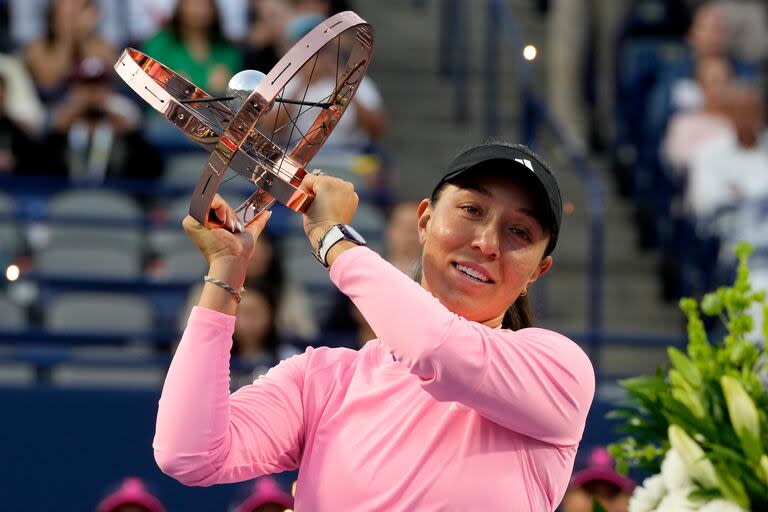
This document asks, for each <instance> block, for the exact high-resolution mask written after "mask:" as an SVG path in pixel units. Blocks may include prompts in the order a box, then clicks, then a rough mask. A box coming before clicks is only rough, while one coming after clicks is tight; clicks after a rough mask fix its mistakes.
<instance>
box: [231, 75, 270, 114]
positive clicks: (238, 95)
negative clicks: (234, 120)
mask: <svg viewBox="0 0 768 512" xmlns="http://www.w3.org/2000/svg"><path fill="white" fill-rule="evenodd" d="M265 78H267V75H265V74H264V73H262V72H261V71H257V70H255V69H244V70H243V71H240V72H239V73H237V74H236V75H235V76H233V77H232V78H230V79H229V83H228V84H227V96H228V97H231V98H233V99H231V100H230V101H229V104H230V106H231V108H232V111H233V112H237V111H238V110H240V107H242V106H243V103H245V100H247V99H248V96H250V95H251V93H252V92H253V90H254V89H256V87H258V85H259V84H260V83H261V82H262V81H263V80H264V79H265Z"/></svg>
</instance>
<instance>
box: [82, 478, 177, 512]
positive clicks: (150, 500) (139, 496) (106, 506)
mask: <svg viewBox="0 0 768 512" xmlns="http://www.w3.org/2000/svg"><path fill="white" fill-rule="evenodd" d="M129 504H131V505H140V506H142V507H144V508H146V509H147V510H148V511H149V512H165V508H163V504H162V503H160V501H159V500H158V499H157V498H155V497H154V496H152V495H151V494H150V493H149V492H148V491H147V490H146V488H145V487H144V484H143V483H142V482H141V480H139V479H138V478H135V477H132V478H126V479H125V480H123V483H122V485H120V488H119V489H118V490H117V491H115V492H114V493H112V494H110V495H109V496H107V497H106V498H104V499H103V500H102V501H101V503H99V507H98V509H97V510H98V512H111V511H112V510H114V509H116V508H117V507H119V506H120V505H129Z"/></svg>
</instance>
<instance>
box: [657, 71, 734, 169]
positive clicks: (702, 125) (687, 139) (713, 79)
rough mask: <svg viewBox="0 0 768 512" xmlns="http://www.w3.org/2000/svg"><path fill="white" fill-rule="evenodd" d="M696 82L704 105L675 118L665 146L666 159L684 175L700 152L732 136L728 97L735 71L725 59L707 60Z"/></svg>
mask: <svg viewBox="0 0 768 512" xmlns="http://www.w3.org/2000/svg"><path fill="white" fill-rule="evenodd" d="M696 79H697V82H698V85H699V88H700V89H701V93H702V97H703V99H704V104H703V106H702V108H701V109H691V110H685V111H682V112H678V113H677V114H675V115H674V116H673V117H672V119H671V121H670V123H669V128H668V129H667V135H666V137H665V139H664V142H663V145H662V152H663V155H664V158H665V160H666V161H667V162H669V163H670V164H671V165H672V167H673V168H674V170H676V171H678V172H684V171H685V170H686V168H687V166H688V164H689V162H690V159H691V156H692V155H693V154H695V153H696V151H697V149H699V148H701V147H703V146H704V145H705V144H707V143H709V142H710V141H712V140H715V139H717V138H719V137H723V136H726V135H728V134H729V133H730V132H731V131H732V128H731V124H730V122H729V120H728V118H727V116H726V115H725V109H724V95H725V90H726V89H727V87H728V83H729V81H730V79H731V69H730V64H729V63H728V60H727V59H725V58H724V57H703V58H701V59H699V61H698V63H697V66H696Z"/></svg>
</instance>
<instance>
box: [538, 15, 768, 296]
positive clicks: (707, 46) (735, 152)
mask: <svg viewBox="0 0 768 512" xmlns="http://www.w3.org/2000/svg"><path fill="white" fill-rule="evenodd" d="M548 4H549V9H550V16H549V44H550V45H551V49H550V58H549V61H548V68H549V72H550V74H551V78H552V79H551V80H550V82H549V87H550V90H549V97H550V101H551V104H552V106H553V108H554V109H555V110H556V111H557V113H558V114H559V116H560V118H561V119H562V120H563V121H564V123H565V125H566V126H567V127H568V128H570V130H571V132H572V133H574V134H575V135H576V139H577V142H578V143H580V144H581V145H583V146H584V147H591V148H592V149H593V150H594V151H596V152H598V153H601V154H603V155H605V156H606V160H607V161H608V162H609V165H610V168H611V170H612V171H613V174H614V177H615V179H616V184H617V188H618V190H619V192H620V193H621V194H622V195H624V196H626V197H628V198H630V199H631V200H632V202H633V204H634V212H635V220H636V226H637V234H638V245H639V246H640V247H641V248H643V249H656V250H658V252H659V253H660V254H661V265H660V268H659V278H660V282H661V288H662V290H663V298H664V299H667V300H674V299H677V298H678V297H680V296H685V295H697V294H700V293H702V292H703V291H706V290H710V289H713V288H714V287H716V286H717V285H719V284H721V283H723V282H725V280H726V279H730V276H731V273H732V272H733V269H734V256H733V253H732V250H733V246H734V244H735V242H736V241H737V240H748V241H750V242H752V243H753V245H755V246H756V249H757V251H756V256H755V258H753V263H754V264H755V265H756V267H759V268H756V275H755V279H758V280H761V279H762V281H760V282H759V283H757V284H759V285H760V286H763V285H765V284H768V282H763V281H765V280H764V279H763V277H762V276H763V274H765V272H764V271H761V270H760V269H761V268H762V267H764V266H765V261H764V260H765V259H766V256H768V250H767V249H768V236H767V235H768V231H766V230H765V227H764V226H766V224H767V223H766V220H767V219H768V213H767V212H768V209H766V206H767V205H768V140H766V131H765V128H766V119H765V99H766V92H767V89H766V83H765V78H766V63H767V62H768V60H767V59H768V4H766V3H765V2H762V1H758V0H727V1H723V0H719V1H718V0H715V1H701V0H663V1H662V0H633V1H629V2H612V1H608V0H605V1H602V0H551V1H550V2H548ZM574 17H580V18H581V19H585V23H572V22H571V20H573V19H574ZM574 84H583V86H582V87H574Z"/></svg>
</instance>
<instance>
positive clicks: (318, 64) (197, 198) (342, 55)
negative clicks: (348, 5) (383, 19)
mask: <svg viewBox="0 0 768 512" xmlns="http://www.w3.org/2000/svg"><path fill="white" fill-rule="evenodd" d="M372 50H373V29H372V27H371V26H370V25H369V24H368V23H366V22H365V21H364V20H363V19H362V18H360V17H359V16H358V15H357V14H355V13H354V12H351V11H346V12H342V13H339V14H337V15H335V16H332V17H330V18H328V19H327V20H325V21H323V22H322V23H320V24H319V25H318V26H316V27H315V28H314V29H313V30H312V31H310V32H309V33H308V34H307V35H306V36H304V37H303V38H302V39H301V40H299V41H298V42H297V43H296V44H295V45H294V46H293V47H292V48H291V49H290V50H289V51H288V52H287V53H286V54H285V56H284V57H283V58H282V59H280V61H279V62H278V63H277V64H276V65H275V67H274V68H272V70H270V71H269V73H267V74H266V75H265V74H264V73H262V72H260V71H255V70H245V71H241V72H240V73H238V74H236V75H235V76H233V77H232V79H231V80H230V82H229V87H228V90H227V94H226V96H223V97H214V96H211V95H210V94H208V93H207V92H205V91H204V90H202V89H200V88H199V87H196V86H195V85H194V84H193V83H191V82H190V81H189V80H187V79H186V78H184V77H182V76H181V75H179V74H178V73H176V72H175V71H173V70H172V69H169V68H168V67H166V66H164V65H163V64H162V63H160V62H158V61H156V60H154V59H152V58H151V57H149V56H147V55H145V54H143V53H141V52H140V51H138V50H135V49H133V48H127V49H126V50H125V51H123V53H122V55H121V56H120V58H119V59H118V61H117V63H116V64H115V70H116V71H117V73H118V74H119V75H120V77H121V78H122V79H123V80H125V82H126V83H127V84H128V85H129V86H130V87H131V88H132V89H133V90H134V91H135V92H136V93H137V94H138V95H139V96H141V97H142V98H143V99H144V100H145V101H146V102H147V103H149V104H150V105H152V107H153V108H155V109H156V110H157V111H159V112H160V113H161V114H162V115H163V116H164V117H165V118H166V119H167V120H168V121H170V122H171V123H172V124H174V125H175V126H176V127H177V128H179V129H180V130H181V131H182V132H184V133H185V134H186V135H187V136H188V137H190V138H191V139H192V140H194V141H195V142H197V143H198V144H200V145H201V146H202V147H204V148H205V149H206V150H208V151H209V152H210V157H209V158H208V162H207V163H206V165H205V168H204V169H203V170H202V174H201V176H200V180H199V181H198V183H197V185H196V187H195V190H194V192H193V195H192V198H191V201H190V206H189V213H190V215H191V216H192V217H193V218H194V219H196V220H197V221H198V222H199V223H201V224H203V225H221V224H223V223H224V219H222V218H220V216H217V215H216V212H215V210H216V205H217V203H218V202H219V201H220V199H219V198H217V191H218V190H219V187H220V185H221V184H222V183H223V181H224V180H225V179H227V180H228V179H230V178H234V177H238V176H239V177H241V178H244V179H246V180H247V181H249V182H250V183H251V184H252V185H253V187H254V189H255V191H254V192H253V193H252V194H251V195H250V196H249V197H248V198H247V199H246V200H245V201H244V202H243V203H242V204H241V205H240V206H239V207H237V208H235V210H234V212H235V215H236V217H237V219H236V220H237V222H239V223H240V225H242V226H247V225H248V224H249V223H251V222H253V221H254V220H255V219H256V218H257V217H258V216H259V215H260V214H261V213H262V212H264V211H266V210H268V209H269V208H270V207H271V206H272V205H274V203H275V201H279V202H281V203H282V204H284V205H285V206H287V207H288V208H290V209H292V210H294V211H297V212H302V213H304V212H306V210H307V208H308V207H309V204H310V203H311V201H312V199H313V196H312V195H311V193H309V192H307V191H305V190H302V189H301V188H300V186H301V182H302V180H303V178H304V176H305V175H306V173H307V171H306V170H305V169H306V167H307V165H308V164H309V162H310V161H311V160H312V158H313V157H314V156H315V155H316V154H317V152H318V151H319V150H320V148H321V147H322V145H323V143H324V142H325V141H326V140H327V139H328V137H329V136H330V134H331V132H332V131H333V128H334V127H335V126H336V124H337V123H338V122H339V120H340V119H341V116H342V115H343V114H344V111H345V110H346V108H347V106H348V105H349V103H350V101H351V100H352V97H353V96H354V94H355V91H356V90H357V88H358V86H359V85H360V82H361V81H362V79H363V77H364V76H365V73H366V71H367V69H368V64H369V62H370V58H371V52H372ZM228 174H229V177H227V178H225V176H228Z"/></svg>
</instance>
